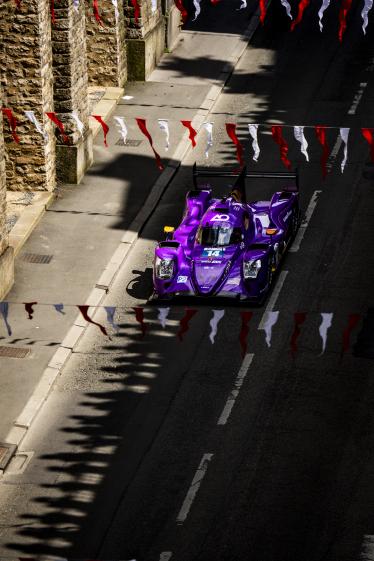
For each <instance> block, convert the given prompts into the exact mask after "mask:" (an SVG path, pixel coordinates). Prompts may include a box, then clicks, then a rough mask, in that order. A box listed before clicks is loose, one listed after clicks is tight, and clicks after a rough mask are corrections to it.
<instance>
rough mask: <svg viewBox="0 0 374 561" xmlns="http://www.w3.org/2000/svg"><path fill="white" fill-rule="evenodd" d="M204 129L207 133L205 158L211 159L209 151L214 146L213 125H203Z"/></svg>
mask: <svg viewBox="0 0 374 561" xmlns="http://www.w3.org/2000/svg"><path fill="white" fill-rule="evenodd" d="M202 128H203V129H204V130H205V131H206V148H205V157H206V158H209V150H210V148H211V147H212V146H213V123H203V125H202Z"/></svg>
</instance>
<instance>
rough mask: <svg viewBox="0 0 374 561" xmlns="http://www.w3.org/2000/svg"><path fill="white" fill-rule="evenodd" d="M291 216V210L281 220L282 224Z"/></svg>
mask: <svg viewBox="0 0 374 561" xmlns="http://www.w3.org/2000/svg"><path fill="white" fill-rule="evenodd" d="M291 214H292V210H289V211H288V212H287V214H286V215H285V217H284V218H283V220H284V222H286V220H288V219H289V217H290V216H291Z"/></svg>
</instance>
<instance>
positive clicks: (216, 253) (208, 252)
mask: <svg viewBox="0 0 374 561" xmlns="http://www.w3.org/2000/svg"><path fill="white" fill-rule="evenodd" d="M203 257H223V250H222V249H219V248H212V247H204V249H203Z"/></svg>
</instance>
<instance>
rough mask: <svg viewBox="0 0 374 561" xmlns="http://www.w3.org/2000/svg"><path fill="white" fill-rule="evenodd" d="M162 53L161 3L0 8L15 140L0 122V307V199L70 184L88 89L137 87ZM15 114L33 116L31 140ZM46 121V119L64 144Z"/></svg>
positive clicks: (25, 0)
mask: <svg viewBox="0 0 374 561" xmlns="http://www.w3.org/2000/svg"><path fill="white" fill-rule="evenodd" d="M135 8H138V9H137V10H136V9H135ZM135 11H138V12H139V13H138V14H135ZM135 15H137V18H135ZM164 48H165V17H164V14H163V13H162V6H161V0H0V88H1V89H0V101H1V103H2V106H3V108H6V109H10V110H11V112H12V115H13V116H14V117H15V119H16V124H17V128H16V130H17V133H18V137H19V142H17V141H16V137H15V135H14V134H12V127H11V123H10V122H9V120H8V115H6V114H5V116H4V117H3V123H2V126H1V127H0V299H1V297H2V296H3V295H4V293H6V290H7V287H8V288H9V283H11V281H10V280H9V279H10V278H11V277H12V270H13V269H12V265H9V263H8V261H9V255H10V253H11V250H8V249H7V238H6V235H5V206H6V203H5V200H6V199H5V190H6V189H9V190H19V191H27V190H31V191H40V190H42V191H51V192H52V191H53V190H54V189H55V186H56V180H60V181H63V182H68V183H76V184H78V183H79V182H80V180H81V179H82V177H83V175H84V173H85V171H86V170H87V169H88V167H89V166H90V165H91V163H92V161H93V155H92V134H91V132H90V127H89V106H88V87H89V86H95V85H96V86H115V87H123V86H124V85H125V83H126V81H127V80H145V79H147V78H148V76H149V74H150V73H151V71H152V70H153V68H154V67H155V65H156V64H157V62H158V61H159V59H160V58H161V56H162V54H163V52H164ZM25 112H33V116H34V118H35V119H36V120H37V122H38V125H40V128H39V131H38V129H37V127H36V125H35V121H34V122H32V120H31V119H30V113H29V116H27V115H26V113H25ZM47 113H50V114H55V116H56V117H57V119H58V120H59V121H60V122H61V123H62V124H63V127H64V134H62V133H61V131H60V130H59V128H58V126H56V124H55V123H54V122H52V120H51V118H50V117H48V116H47ZM72 114H74V115H76V116H78V118H79V120H80V122H81V123H82V125H83V128H82V130H79V127H78V126H77V122H76V120H74V119H73V118H72ZM5 254H6V256H7V258H6V259H5V257H4V255H5ZM6 267H7V268H8V269H7V270H8V273H9V274H8V273H5V269H6ZM1 271H3V273H2V272H1ZM2 274H3V276H2ZM4 275H5V276H6V275H8V276H7V279H8V280H6V279H5V276H4Z"/></svg>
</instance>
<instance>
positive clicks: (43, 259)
mask: <svg viewBox="0 0 374 561" xmlns="http://www.w3.org/2000/svg"><path fill="white" fill-rule="evenodd" d="M52 257H53V255H41V254H40V253H24V254H23V255H22V261H26V263H42V264H43V265H44V264H47V263H50V262H51V260H52Z"/></svg>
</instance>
